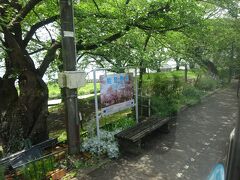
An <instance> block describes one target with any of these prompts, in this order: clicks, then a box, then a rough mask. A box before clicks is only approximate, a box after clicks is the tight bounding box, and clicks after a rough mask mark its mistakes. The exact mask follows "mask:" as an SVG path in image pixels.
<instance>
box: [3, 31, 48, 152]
mask: <svg viewBox="0 0 240 180" xmlns="http://www.w3.org/2000/svg"><path fill="white" fill-rule="evenodd" d="M4 35H5V42H6V45H7V47H8V48H9V49H10V50H9V51H8V54H7V58H8V62H10V63H6V73H5V76H4V81H5V82H10V77H11V76H12V75H13V74H14V72H15V74H16V77H17V78H18V80H19V81H18V84H19V91H20V93H19V95H18V97H16V96H17V95H16V88H15V84H14V81H13V82H12V83H8V84H9V87H11V89H12V90H11V91H9V92H8V97H14V98H13V99H12V100H10V101H6V102H4V104H3V108H1V119H0V123H1V127H2V131H3V132H2V133H0V138H1V139H2V141H3V144H4V151H5V152H15V151H17V150H21V149H22V148H23V146H24V140H27V139H29V140H31V142H32V144H36V143H39V142H41V141H43V140H46V139H47V138H48V131H47V123H46V120H47V115H48V104H47V102H48V89H47V85H46V84H45V83H44V81H43V80H42V78H41V75H40V73H39V72H38V71H37V70H36V69H35V66H34V63H33V61H32V59H31V57H30V56H29V55H28V54H27V52H26V51H25V50H24V48H21V44H20V43H18V41H17V40H16V39H15V36H14V35H13V34H11V33H10V32H9V31H7V30H6V31H5V34H4ZM6 89H7V86H6V83H5V85H3V86H2V87H0V92H2V93H0V99H1V100H2V99H4V98H6V95H5V94H4V91H6ZM14 89H15V90H14Z"/></svg>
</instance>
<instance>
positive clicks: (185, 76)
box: [184, 63, 188, 83]
mask: <svg viewBox="0 0 240 180" xmlns="http://www.w3.org/2000/svg"><path fill="white" fill-rule="evenodd" d="M187 74H188V67H187V63H185V71H184V79H185V83H187V81H188V77H187Z"/></svg>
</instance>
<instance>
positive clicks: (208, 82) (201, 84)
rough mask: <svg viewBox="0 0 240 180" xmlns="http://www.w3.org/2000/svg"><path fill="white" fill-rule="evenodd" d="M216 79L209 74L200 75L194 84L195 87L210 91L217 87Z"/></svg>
mask: <svg viewBox="0 0 240 180" xmlns="http://www.w3.org/2000/svg"><path fill="white" fill-rule="evenodd" d="M217 85H218V83H217V81H216V80H215V79H213V78H212V77H210V76H204V77H202V78H201V79H200V80H199V81H198V82H197V84H196V87H197V88H198V89H200V90H204V91H212V90H214V89H216V88H217Z"/></svg>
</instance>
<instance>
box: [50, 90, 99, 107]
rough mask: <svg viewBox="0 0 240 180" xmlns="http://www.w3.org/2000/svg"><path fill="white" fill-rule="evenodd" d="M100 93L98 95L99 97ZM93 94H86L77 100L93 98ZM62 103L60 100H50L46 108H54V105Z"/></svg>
mask: <svg viewBox="0 0 240 180" xmlns="http://www.w3.org/2000/svg"><path fill="white" fill-rule="evenodd" d="M99 94H100V93H98V95H99ZM93 96H94V94H87V95H82V96H78V99H86V98H89V97H93ZM61 102H62V99H52V100H49V101H48V106H54V105H58V104H60V103H61Z"/></svg>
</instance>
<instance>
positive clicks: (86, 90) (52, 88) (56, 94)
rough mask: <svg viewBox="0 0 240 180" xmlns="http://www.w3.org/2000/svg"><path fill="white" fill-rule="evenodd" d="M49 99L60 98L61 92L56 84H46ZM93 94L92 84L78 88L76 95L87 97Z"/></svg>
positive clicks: (98, 84)
mask: <svg viewBox="0 0 240 180" xmlns="http://www.w3.org/2000/svg"><path fill="white" fill-rule="evenodd" d="M48 91H49V99H59V98H61V90H60V87H59V85H58V83H48ZM97 92H100V83H97ZM93 93H94V84H93V83H86V85H85V86H83V87H80V88H78V95H79V96H82V95H88V94H93Z"/></svg>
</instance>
